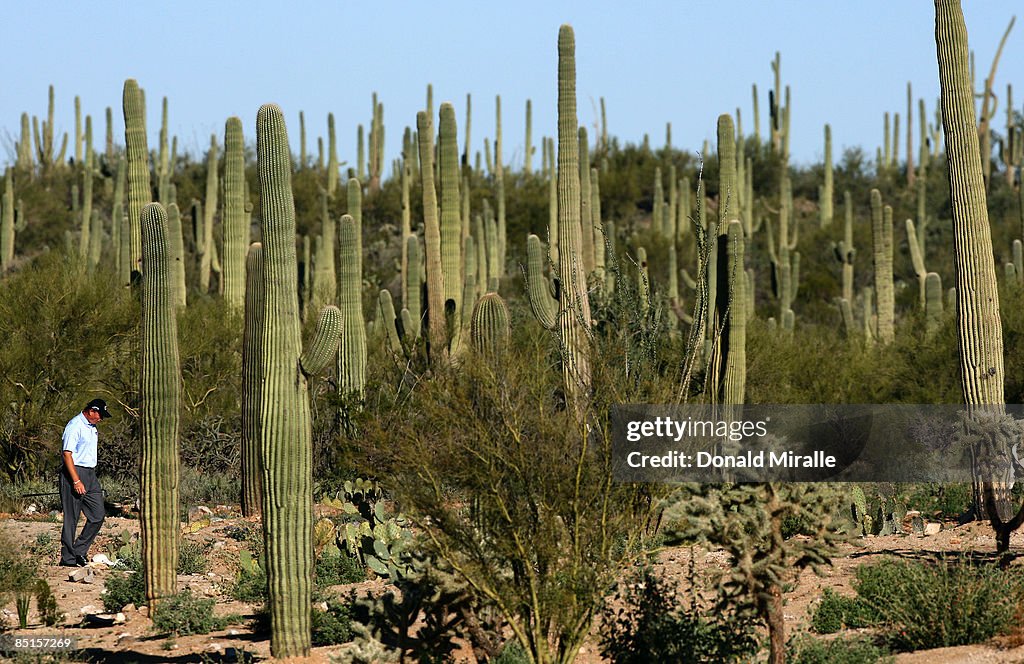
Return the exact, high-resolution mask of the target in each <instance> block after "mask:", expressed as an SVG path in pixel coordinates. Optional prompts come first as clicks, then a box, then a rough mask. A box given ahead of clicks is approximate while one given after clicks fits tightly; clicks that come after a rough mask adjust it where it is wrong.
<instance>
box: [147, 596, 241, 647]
mask: <svg viewBox="0 0 1024 664" xmlns="http://www.w3.org/2000/svg"><path fill="white" fill-rule="evenodd" d="M214 604H216V601H215V600H213V599H209V598H208V599H204V598H201V597H196V596H195V595H193V594H192V592H191V591H190V590H184V591H182V592H180V593H177V594H176V595H171V596H170V597H165V598H163V599H161V600H160V602H159V603H158V604H157V606H156V611H154V612H153V628H154V629H155V630H156V631H157V632H158V633H161V634H168V633H170V634H175V635H178V636H187V635H189V634H209V633H210V632H212V631H215V630H218V629H223V628H224V627H225V626H226V625H227V624H228V623H229V621H230V618H228V617H218V616H215V615H213V606H214Z"/></svg>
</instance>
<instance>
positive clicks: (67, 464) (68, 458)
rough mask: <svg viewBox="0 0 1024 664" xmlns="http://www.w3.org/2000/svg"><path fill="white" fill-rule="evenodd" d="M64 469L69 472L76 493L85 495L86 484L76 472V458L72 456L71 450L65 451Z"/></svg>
mask: <svg viewBox="0 0 1024 664" xmlns="http://www.w3.org/2000/svg"><path fill="white" fill-rule="evenodd" d="M64 468H66V469H67V471H68V477H70V478H71V483H72V486H73V487H74V489H75V492H76V493H78V494H79V495H84V494H85V484H83V483H82V480H81V479H79V478H78V471H77V470H75V458H74V456H72V454H71V450H64Z"/></svg>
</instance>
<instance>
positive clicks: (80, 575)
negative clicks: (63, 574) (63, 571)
mask: <svg viewBox="0 0 1024 664" xmlns="http://www.w3.org/2000/svg"><path fill="white" fill-rule="evenodd" d="M68 581H71V582H72V583H92V570H91V569H89V568H88V567H79V568H78V569H76V570H75V571H74V572H71V573H70V574H68Z"/></svg>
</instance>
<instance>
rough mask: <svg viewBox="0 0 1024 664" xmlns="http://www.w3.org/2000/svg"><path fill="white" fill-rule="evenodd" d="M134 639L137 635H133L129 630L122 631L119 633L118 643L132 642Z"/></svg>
mask: <svg viewBox="0 0 1024 664" xmlns="http://www.w3.org/2000/svg"><path fill="white" fill-rule="evenodd" d="M134 640H135V637H134V636H132V635H131V634H130V633H128V632H121V633H120V634H118V635H117V643H118V644H119V645H120V644H122V643H127V642H131V641H134Z"/></svg>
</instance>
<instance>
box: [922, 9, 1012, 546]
mask: <svg viewBox="0 0 1024 664" xmlns="http://www.w3.org/2000/svg"><path fill="white" fill-rule="evenodd" d="M935 44H936V51H937V56H938V62H939V88H940V91H941V103H942V126H943V129H944V132H945V140H946V155H947V157H948V161H949V190H950V200H951V203H952V211H953V255H954V260H955V261H956V270H955V273H956V328H957V339H958V344H957V345H958V347H959V355H960V380H961V385H962V388H963V396H964V402H965V403H966V404H967V405H968V406H971V407H974V406H982V405H985V406H996V407H997V409H1001V408H1002V406H1003V404H1004V403H1005V400H1004V399H1005V397H1004V393H1003V333H1002V325H1001V321H1000V317H999V290H998V287H997V284H996V271H995V260H994V258H993V253H992V236H991V229H990V228H989V221H988V209H987V207H986V200H985V180H984V177H983V171H982V165H981V164H982V153H981V150H980V148H979V145H978V127H977V126H976V124H975V116H974V99H973V96H972V92H971V78H970V72H969V70H968V64H967V63H968V47H967V27H966V25H965V24H964V16H963V11H962V10H961V8H960V2H959V0H935ZM990 84H991V83H990V81H989V82H986V86H989V85H990ZM983 120H984V119H983ZM985 129H986V131H987V121H986V127H985ZM985 161H986V162H988V161H989V159H988V155H987V154H986V155H985ZM974 485H975V486H974V503H975V510H976V513H977V514H979V515H981V514H987V515H988V517H989V519H990V520H991V523H992V525H993V527H994V528H995V529H996V535H997V542H998V544H997V546H998V547H999V549H1000V550H1004V551H1005V550H1006V548H1007V547H1008V546H1009V537H1010V532H1011V531H1012V530H1013V529H1015V528H1016V527H1018V526H1020V525H1021V522H1022V521H1024V518H1022V514H1021V513H1018V515H1017V518H1015V519H1013V521H1011V522H1008V523H1006V522H1003V521H1002V520H1001V518H1000V515H999V514H998V510H997V509H996V507H997V499H998V500H1002V499H1004V498H1006V493H1008V490H1007V489H1008V487H1005V486H996V485H995V483H994V482H993V478H991V477H976V478H975V483H974Z"/></svg>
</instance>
